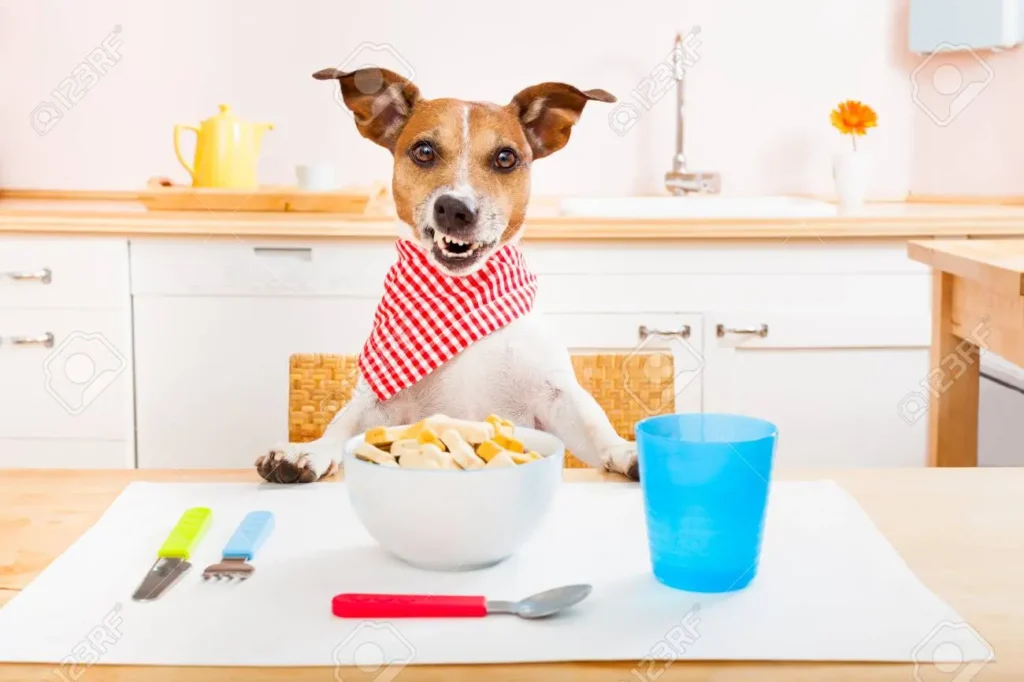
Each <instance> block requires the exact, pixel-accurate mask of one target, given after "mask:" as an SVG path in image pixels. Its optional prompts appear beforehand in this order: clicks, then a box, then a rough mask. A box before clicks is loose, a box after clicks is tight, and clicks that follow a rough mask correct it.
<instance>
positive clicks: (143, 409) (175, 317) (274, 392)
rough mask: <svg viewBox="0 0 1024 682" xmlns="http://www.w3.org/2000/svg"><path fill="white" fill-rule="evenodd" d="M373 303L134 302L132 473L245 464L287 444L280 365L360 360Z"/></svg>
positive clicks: (284, 378)
mask: <svg viewBox="0 0 1024 682" xmlns="http://www.w3.org/2000/svg"><path fill="white" fill-rule="evenodd" d="M376 304H377V301H376V300H374V299H367V300H360V299H349V298H340V297H321V298H314V297H308V298H306V297H291V298H283V297H270V296H259V297H160V296H138V297H136V299H135V363H136V378H137V382H136V383H137V392H136V400H137V405H136V411H137V424H138V441H137V442H138V463H139V468H238V467H243V468H244V467H250V466H252V463H253V461H254V460H255V459H256V457H257V456H259V455H261V454H263V453H265V452H266V450H267V448H269V447H271V446H273V445H274V444H275V443H277V442H280V441H287V439H288V358H289V357H290V356H291V355H292V354H293V353H338V354H356V353H358V352H359V350H360V349H361V348H362V344H363V342H364V340H365V338H366V335H367V333H368V332H369V329H370V323H371V321H372V319H373V311H374V309H375V308H376Z"/></svg>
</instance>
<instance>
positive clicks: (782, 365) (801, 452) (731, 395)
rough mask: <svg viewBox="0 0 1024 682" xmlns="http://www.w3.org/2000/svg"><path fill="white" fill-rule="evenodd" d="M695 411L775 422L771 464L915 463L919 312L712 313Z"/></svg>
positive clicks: (923, 366)
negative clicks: (904, 315) (906, 315)
mask: <svg viewBox="0 0 1024 682" xmlns="http://www.w3.org/2000/svg"><path fill="white" fill-rule="evenodd" d="M707 320H708V325H707V328H706V330H705V336H704V347H705V359H706V366H705V373H704V409H705V411H707V412H731V413H738V414H746V415H750V416H755V417H760V418H762V419H767V420H768V421H771V422H772V423H774V424H775V425H776V426H778V428H779V443H778V449H777V451H776V465H777V466H778V467H779V468H796V467H800V468H844V467H898V466H923V465H924V464H925V446H926V435H927V420H926V419H920V418H919V417H920V415H921V414H923V410H924V409H925V408H926V406H925V405H916V404H915V405H911V404H910V401H911V400H912V398H908V396H913V395H914V392H915V390H919V389H920V385H921V382H922V381H924V380H925V379H926V377H927V375H928V342H929V330H928V318H927V315H923V316H922V315H919V316H917V317H910V318H892V317H889V318H886V317H868V316H864V317H857V316H851V315H845V316H843V315H831V316H830V315H828V314H821V315H794V314H773V313H770V312H760V313H742V314H741V313H735V312H722V313H711V314H709V315H708V317H707Z"/></svg>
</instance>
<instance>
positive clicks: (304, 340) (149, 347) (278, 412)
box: [0, 237, 930, 468]
mask: <svg viewBox="0 0 1024 682" xmlns="http://www.w3.org/2000/svg"><path fill="white" fill-rule="evenodd" d="M524 249H525V251H526V253H527V258H528V261H529V263H530V265H531V267H532V268H533V269H534V270H535V271H536V272H537V273H538V277H539V280H540V291H539V294H538V299H537V305H538V309H539V310H540V311H541V312H542V313H544V315H545V317H546V319H547V325H548V326H549V327H550V328H551V329H552V331H553V332H554V333H555V334H556V335H557V336H559V337H560V338H561V339H562V340H563V342H564V343H565V345H566V346H567V347H568V348H569V350H570V352H575V353H588V352H603V351H610V352H614V353H616V354H620V355H621V354H626V355H631V354H637V355H640V356H651V357H664V355H666V354H668V355H671V357H672V366H673V368H674V370H673V373H672V374H673V376H671V377H668V381H669V382H670V388H669V395H672V396H674V401H675V408H676V410H677V411H680V412H697V411H705V412H739V413H744V414H750V415H753V416H758V417H762V418H765V419H769V420H771V421H773V422H775V423H776V424H778V426H779V428H780V442H779V452H778V465H779V466H780V467H785V468H790V467H798V466H799V467H823V468H828V467H861V466H918V465H923V464H924V461H925V459H924V458H925V429H926V425H925V422H926V420H924V419H920V418H919V417H920V416H921V415H922V414H924V411H925V410H926V409H927V405H926V404H917V403H915V401H916V400H918V397H919V396H921V395H922V393H926V392H924V391H923V389H922V388H921V386H922V382H925V381H926V379H927V375H928V367H927V362H928V352H927V348H928V344H929V341H930V330H929V323H930V298H929V297H930V278H929V271H928V269H927V268H925V267H924V266H922V265H920V264H918V263H914V262H912V261H910V260H909V259H907V257H906V255H905V244H904V243H903V242H900V241H897V240H891V241H883V240H878V241H864V242H859V243H858V242H843V243H835V244H826V243H823V242H816V243H809V242H808V241H804V242H800V243H788V244H787V243H777V242H761V243H755V242H731V241H716V242H687V241H676V242H666V243H662V244H655V243H651V242H644V243H632V244H631V243H626V242H622V243H609V242H600V241H593V242H590V241H576V240H574V241H572V242H544V243H539V244H526V245H525V246H524ZM394 258H395V251H394V246H393V243H392V242H391V241H390V240H379V239H376V240H375V239H365V240H347V239H346V240H342V241H328V240H322V241H311V242H305V243H303V242H299V241H296V240H282V239H277V240H259V239H250V240H241V239H234V238H230V239H227V238H226V239H210V240H204V241H199V240H186V239H181V240H158V239H148V238H143V239H139V240H133V241H132V242H131V245H130V248H129V244H128V243H127V242H126V241H125V240H119V239H100V238H92V237H88V238H71V237H41V238H24V239H21V238H19V239H0V273H8V272H10V273H14V274H15V277H14V278H12V277H6V276H0V341H2V343H0V377H2V379H3V381H2V382H0V467H4V466H67V467H81V468H89V467H99V466H103V467H125V466H135V465H137V466H139V467H143V468H191V467H204V468H228V467H243V468H244V467H249V466H251V464H252V462H253V460H254V459H255V458H256V457H257V456H259V455H260V454H263V452H264V451H265V449H266V448H267V447H268V446H270V445H272V444H273V443H275V442H277V441H281V440H284V439H285V438H286V437H287V426H288V414H287V403H288V389H287V387H288V359H289V356H291V355H293V354H295V353H339V354H355V353H358V352H359V350H360V348H361V347H362V344H363V342H364V340H365V337H366V334H367V332H368V330H369V328H370V322H371V319H372V315H373V312H374V310H375V308H376V305H377V302H378V300H379V296H380V292H381V288H382V282H383V278H384V275H385V273H386V271H387V268H388V267H389V266H390V265H391V264H392V262H393V261H394ZM129 283H130V285H129ZM129 287H130V288H129ZM762 325H766V327H767V333H766V334H765V335H763V336H762V335H759V334H758V333H746V332H757V331H758V330H760V329H761V326H762ZM719 326H721V327H722V332H721V333H719V332H718V328H719ZM18 340H20V341H23V343H13V341H18ZM645 367H647V368H652V367H653V364H650V365H643V364H642V363H641V365H640V371H639V372H637V373H636V374H637V375H636V376H634V375H633V374H632V372H633V370H634V369H636V366H631V369H628V370H623V371H628V372H630V375H629V376H627V377H625V380H626V383H627V384H629V385H632V384H633V383H636V384H637V386H638V388H639V386H640V384H642V383H643V382H648V384H649V383H650V382H652V381H653V382H660V381H666V377H665V376H664V374H663V373H662V372H660V371H652V372H649V373H647V372H645V371H644V368H645ZM637 393H638V394H641V393H643V394H644V395H646V396H648V397H643V396H640V397H638V398H637V400H638V401H639V402H643V401H650V400H652V399H651V398H650V397H649V396H650V395H651V394H652V392H651V391H650V390H648V391H641V390H638V391H637ZM654 393H657V392H656V391H655V392H654ZM662 395H664V394H662ZM641 407H642V408H643V413H653V412H658V411H660V410H661V408H662V405H660V404H659V405H641ZM136 449H137V451H136Z"/></svg>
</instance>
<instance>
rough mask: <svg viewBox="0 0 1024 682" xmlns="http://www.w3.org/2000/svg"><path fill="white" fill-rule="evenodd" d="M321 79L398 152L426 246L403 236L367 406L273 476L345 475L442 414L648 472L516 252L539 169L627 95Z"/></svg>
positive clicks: (283, 455)
mask: <svg viewBox="0 0 1024 682" xmlns="http://www.w3.org/2000/svg"><path fill="white" fill-rule="evenodd" d="M313 77H314V78H316V79H318V80H337V81H338V82H339V83H340V87H341V94H342V97H343V98H344V101H345V105H346V106H347V107H348V108H349V109H350V110H351V111H352V113H353V114H354V117H355V121H356V127H357V128H358V130H359V132H360V133H361V134H362V135H363V137H365V138H367V139H369V140H370V141H371V142H375V143H376V144H378V145H380V146H382V147H384V148H385V149H387V150H388V151H390V152H391V153H392V155H393V156H394V164H395V165H394V177H393V182H392V188H393V194H394V199H395V206H396V208H397V212H398V216H399V218H401V220H402V222H403V223H405V224H406V225H408V226H409V227H410V228H411V229H412V237H413V238H412V239H399V240H398V243H397V251H398V262H397V263H396V264H395V265H394V266H392V268H391V269H390V270H389V272H388V274H387V276H386V278H385V281H384V289H385V293H384V296H383V298H382V300H381V302H380V304H379V306H378V308H377V313H376V315H375V317H374V321H373V328H372V331H371V333H370V336H369V338H368V339H367V341H366V345H365V347H364V348H363V351H362V353H361V354H360V356H359V370H360V378H359V381H358V384H357V387H356V389H355V391H354V394H353V397H352V399H351V400H350V401H349V402H348V404H347V405H346V406H345V407H344V408H343V409H342V410H340V411H339V412H338V414H337V415H336V416H335V418H334V420H333V421H332V422H331V423H330V425H329V426H328V427H327V429H326V431H325V432H324V435H323V437H321V438H320V439H319V440H315V441H312V442H309V443H289V444H286V445H282V446H280V447H277V448H275V449H272V450H271V451H270V452H269V453H268V454H266V455H263V456H261V457H260V458H259V459H257V460H256V470H257V471H258V472H259V474H260V476H262V477H263V478H264V479H265V480H267V481H271V482H276V483H308V482H312V481H316V480H318V479H320V478H321V477H323V476H325V475H328V474H330V473H332V472H333V471H334V470H335V469H336V468H337V467H338V466H339V465H340V463H341V460H342V454H343V446H344V443H345V441H346V440H348V439H349V438H351V437H352V436H355V435H358V434H359V433H362V432H363V431H365V430H366V429H368V428H371V427H374V426H391V425H397V424H408V423H413V422H416V421H418V420H420V419H423V418H425V417H428V416H430V415H433V414H438V413H440V414H447V415H451V416H453V417H457V418H461V419H472V420H482V419H484V418H485V417H486V416H487V415H489V414H499V415H501V416H502V417H504V418H506V419H510V420H512V421H513V422H515V423H517V424H523V425H533V426H534V427H535V428H537V429H540V430H543V431H548V432H550V433H553V434H555V435H556V436H558V437H559V438H560V439H561V440H562V441H563V442H564V443H565V445H566V447H567V448H568V449H569V450H571V451H572V452H573V454H575V455H576V456H577V457H579V458H580V459H581V460H583V461H584V462H586V463H587V464H589V465H590V466H593V467H600V468H604V469H608V470H610V471H614V472H618V473H623V474H626V475H627V476H629V477H630V478H633V479H636V478H638V467H637V455H636V445H635V444H634V443H632V442H630V441H628V440H626V439H624V438H621V437H620V436H619V435H618V434H617V433H616V432H615V429H614V428H613V427H612V425H611V423H610V422H609V421H608V418H607V416H606V415H605V414H604V412H603V411H602V409H601V408H600V406H598V404H597V402H596V401H595V400H594V398H593V397H591V396H590V394H588V393H587V392H586V391H585V390H583V388H582V387H581V386H580V385H579V383H578V382H577V380H576V375H575V372H574V371H573V367H572V363H571V361H570V358H569V353H568V351H567V350H566V348H565V347H564V346H563V345H561V344H559V343H558V341H557V340H555V339H553V338H551V336H549V334H548V333H547V332H546V330H545V328H544V326H543V324H542V321H541V319H540V317H539V315H538V314H537V313H535V312H533V301H534V296H535V294H536V278H535V277H534V275H533V273H531V272H530V270H529V269H528V268H527V267H526V264H525V261H524V260H523V257H522V254H521V253H520V251H519V250H518V248H517V247H516V244H517V243H518V241H519V238H520V235H521V233H522V231H523V221H524V217H525V213H526V205H527V201H528V199H529V196H530V168H531V166H532V165H533V162H534V161H536V160H537V159H540V158H543V157H545V156H548V155H549V154H552V153H554V152H556V151H558V150H559V149H561V148H562V147H564V146H565V144H566V143H567V142H568V141H569V135H570V133H571V132H572V127H573V125H574V124H575V123H576V122H577V121H578V120H579V117H580V114H581V113H582V112H583V107H584V105H586V103H587V102H589V101H591V100H593V101H598V102H614V101H615V97H613V96H612V95H611V94H609V93H607V92H605V91H604V90H579V89H577V88H575V87H573V86H571V85H566V84H564V83H542V84H540V85H534V86H532V87H529V88H526V89H525V90H523V91H522V92H520V93H519V94H517V95H516V96H515V97H513V98H512V101H511V102H509V103H508V104H506V105H504V106H499V105H497V104H490V103H483V102H464V101H461V100H457V99H432V100H428V99H424V98H423V97H421V96H420V91H419V89H418V88H417V87H416V86H415V85H413V84H412V83H411V82H409V81H408V80H406V79H404V78H402V77H401V76H399V75H398V74H395V73H392V72H391V71H387V70H384V69H375V68H366V69H360V70H357V71H353V72H350V73H345V72H342V71H339V70H337V69H324V70H322V71H318V72H317V73H315V74H313Z"/></svg>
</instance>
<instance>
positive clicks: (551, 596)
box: [331, 585, 592, 619]
mask: <svg viewBox="0 0 1024 682" xmlns="http://www.w3.org/2000/svg"><path fill="white" fill-rule="evenodd" d="M591 589H592V588H591V586H590V585H565V586H563V587H556V588H554V589H552V590H545V591H544V592H539V593H537V594H535V595H532V596H530V597H527V598H526V599H520V600H519V601H488V600H487V598H486V597H464V596H454V595H447V596H445V595H417V594H355V593H351V592H346V593H344V594H339V595H336V596H335V597H334V599H332V600H331V611H333V612H334V615H335V616H338V617H339V618H479V617H481V616H487V615H490V614H494V613H510V614H513V615H516V616H519V617H520V618H531V619H532V618H545V617H547V616H551V615H554V614H556V613H558V612H559V611H561V610H562V609H567V608H569V607H570V606H572V605H573V604H578V603H579V602H581V601H583V600H584V599H586V598H587V596H588V595H589V594H590V591H591Z"/></svg>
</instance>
